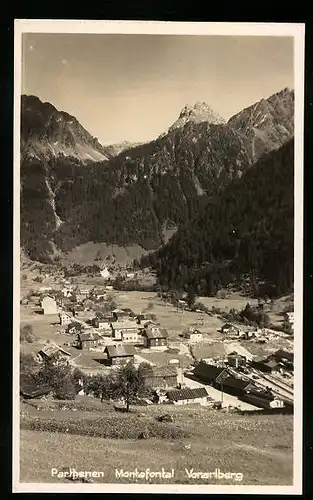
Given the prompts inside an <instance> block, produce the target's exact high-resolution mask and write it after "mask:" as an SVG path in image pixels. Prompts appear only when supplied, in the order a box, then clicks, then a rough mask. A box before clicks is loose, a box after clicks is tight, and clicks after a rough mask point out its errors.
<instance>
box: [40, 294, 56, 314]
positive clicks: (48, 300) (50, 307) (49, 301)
mask: <svg viewBox="0 0 313 500" xmlns="http://www.w3.org/2000/svg"><path fill="white" fill-rule="evenodd" d="M41 309H42V312H43V314H58V305H57V301H56V300H55V298H54V297H52V295H46V296H45V297H43V299H42V300H41Z"/></svg>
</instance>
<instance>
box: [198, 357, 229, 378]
mask: <svg viewBox="0 0 313 500" xmlns="http://www.w3.org/2000/svg"><path fill="white" fill-rule="evenodd" d="M224 370H225V368H223V367H221V366H214V365H209V364H208V363H206V362H205V361H200V363H199V364H198V365H197V366H196V367H195V369H194V374H195V375H196V376H200V377H201V376H203V377H204V378H206V379H207V380H215V379H216V378H217V377H218V375H220V374H221V373H222V372H223V371H224Z"/></svg>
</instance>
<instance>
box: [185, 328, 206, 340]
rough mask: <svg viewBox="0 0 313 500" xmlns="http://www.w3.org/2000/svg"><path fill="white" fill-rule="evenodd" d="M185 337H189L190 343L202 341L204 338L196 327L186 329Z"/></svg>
mask: <svg viewBox="0 0 313 500" xmlns="http://www.w3.org/2000/svg"><path fill="white" fill-rule="evenodd" d="M183 337H184V338H185V339H188V340H189V342H190V343H193V342H201V341H202V340H203V335H202V333H201V332H199V330H196V329H195V328H190V329H189V330H186V331H184V333H183Z"/></svg>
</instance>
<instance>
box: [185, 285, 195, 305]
mask: <svg viewBox="0 0 313 500" xmlns="http://www.w3.org/2000/svg"><path fill="white" fill-rule="evenodd" d="M195 300H196V293H195V290H194V287H193V286H192V285H189V287H188V293H187V304H188V307H192V306H194V304H195Z"/></svg>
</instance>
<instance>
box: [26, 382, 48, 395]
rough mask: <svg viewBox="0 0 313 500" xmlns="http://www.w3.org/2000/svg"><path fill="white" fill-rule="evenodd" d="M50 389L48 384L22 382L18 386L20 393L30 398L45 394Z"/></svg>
mask: <svg viewBox="0 0 313 500" xmlns="http://www.w3.org/2000/svg"><path fill="white" fill-rule="evenodd" d="M51 391H52V388H51V387H50V386H49V385H48V384H42V385H37V384H35V383H27V384H23V383H22V384H21V386H20V394H22V396H26V397H30V398H36V397H39V396H44V395H45V394H49V392H51Z"/></svg>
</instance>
